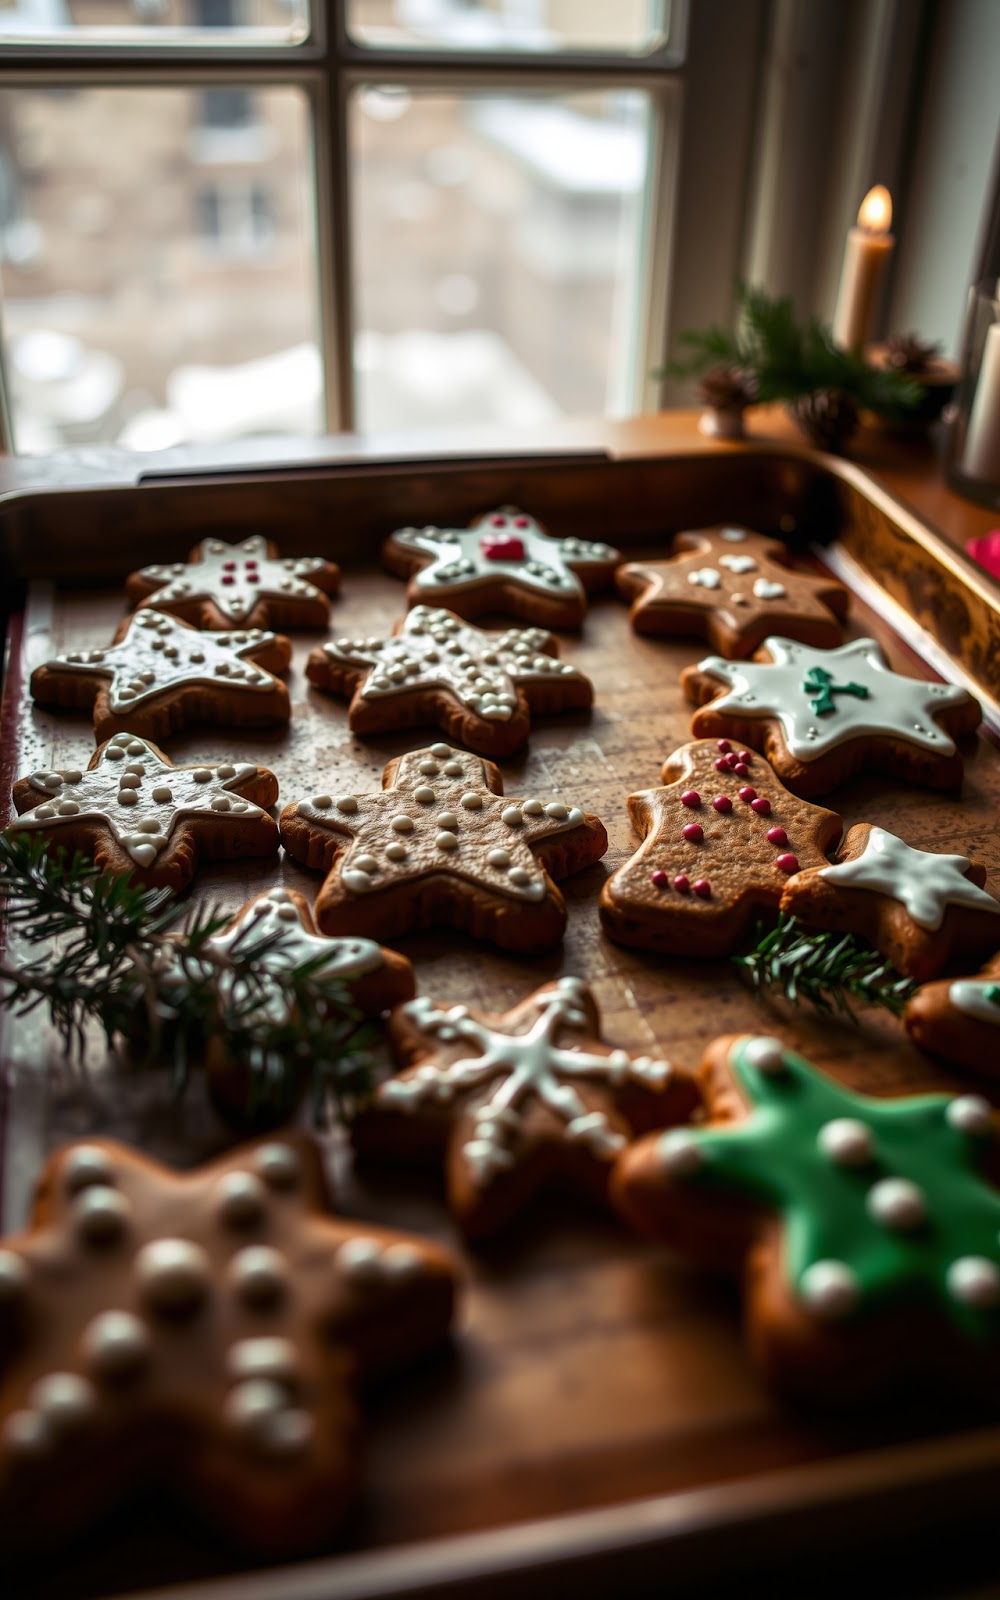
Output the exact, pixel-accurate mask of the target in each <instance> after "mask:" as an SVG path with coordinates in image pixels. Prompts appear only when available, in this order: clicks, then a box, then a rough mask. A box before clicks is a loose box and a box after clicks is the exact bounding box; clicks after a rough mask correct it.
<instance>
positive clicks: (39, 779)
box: [8, 733, 262, 867]
mask: <svg viewBox="0 0 1000 1600" xmlns="http://www.w3.org/2000/svg"><path fill="white" fill-rule="evenodd" d="M257 770H258V769H257V767H255V766H249V765H245V764H244V765H241V766H238V767H237V766H233V765H232V764H230V763H226V762H224V763H222V764H221V765H216V766H212V767H174V766H171V765H170V763H169V762H168V761H164V760H163V758H162V756H160V755H159V754H157V752H156V751H155V750H154V749H153V747H152V746H151V745H150V744H148V743H147V741H146V740H145V739H139V738H137V737H136V736H135V734H132V733H117V734H115V736H114V738H113V739H109V740H108V742H107V744H106V745H105V746H104V748H103V749H102V750H101V752H100V754H99V756H98V759H97V765H96V766H94V767H92V768H90V769H89V770H88V771H87V772H77V771H76V770H73V771H66V772H33V773H32V774H31V776H30V778H29V780H28V781H29V782H30V783H31V786H32V788H34V789H37V791H38V797H39V804H37V805H36V806H34V808H33V809H32V810H31V811H26V812H25V813H24V815H23V816H19V817H14V818H12V819H11V821H10V823H9V824H8V826H9V827H10V829H11V831H12V832H20V831H22V830H25V831H29V830H31V829H35V828H42V829H45V831H46V832H50V831H51V830H53V829H55V828H58V827H59V825H60V824H69V825H73V826H75V825H77V824H78V823H81V822H104V823H106V824H107V826H108V827H109V828H110V829H111V833H112V835H113V837H114V838H115V839H116V840H117V842H118V843H119V844H120V845H121V847H122V849H123V850H124V851H125V852H126V854H128V855H129V856H131V858H132V860H133V861H134V862H136V864H137V865H138V866H141V867H149V866H152V864H153V862H154V861H155V860H156V857H157V856H158V855H159V853H160V851H161V850H163V849H165V848H166V845H167V841H168V840H169V838H170V835H171V834H172V833H173V831H174V828H175V827H176V826H177V824H178V822H180V821H181V820H182V819H183V818H186V817H214V818H215V819H216V820H217V821H219V822H221V821H222V820H223V818H225V817H230V818H232V820H233V821H236V822H239V821H241V820H242V819H243V818H245V817H259V816H261V815H262V813H261V809H260V807H259V806H256V805H254V804H253V803H252V801H250V800H244V799H243V797H242V796H241V795H240V794H239V793H234V792H232V791H233V790H234V789H235V788H236V785H238V784H239V783H243V782H246V780H247V779H248V778H253V777H256V775H257ZM161 797H162V798H161Z"/></svg>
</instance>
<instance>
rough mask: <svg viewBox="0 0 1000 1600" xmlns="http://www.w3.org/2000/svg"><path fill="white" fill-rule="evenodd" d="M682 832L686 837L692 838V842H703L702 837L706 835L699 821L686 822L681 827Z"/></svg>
mask: <svg viewBox="0 0 1000 1600" xmlns="http://www.w3.org/2000/svg"><path fill="white" fill-rule="evenodd" d="M681 833H682V834H683V835H684V837H685V839H688V840H690V842H691V844H701V841H702V839H704V837H705V835H704V832H703V831H702V827H701V824H700V823H699V822H688V823H686V824H685V826H684V827H683V828H682V829H681Z"/></svg>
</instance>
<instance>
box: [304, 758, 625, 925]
mask: <svg viewBox="0 0 1000 1600" xmlns="http://www.w3.org/2000/svg"><path fill="white" fill-rule="evenodd" d="M280 827H281V839H282V843H283V844H284V846H285V849H286V850H287V851H288V853H289V854H290V855H291V856H294V858H295V860H296V861H301V862H302V863H303V864H304V865H305V866H307V867H311V868H312V869H313V871H320V872H324V873H326V874H327V876H326V881H325V882H324V884H323V886H322V888H321V889H320V891H319V894H318V896H317V898H316V922H317V925H318V926H319V927H320V928H321V929H322V930H323V932H324V933H330V934H345V933H353V934H359V935H362V936H364V937H368V938H373V939H395V938H398V937H399V936H400V935H402V934H405V933H412V932H414V931H416V930H417V929H420V928H432V927H437V926H440V925H448V926H451V927H454V928H459V929H461V930H462V931H463V932H466V933H471V934H472V935H473V937H474V938H477V939H489V940H491V941H492V942H493V943H494V944H497V945H499V946H500V948H501V949H503V950H517V951H520V952H521V953H523V954H533V953H534V952H535V951H538V950H547V949H549V948H550V947H551V946H552V945H554V944H556V943H558V941H559V940H560V939H561V938H562V935H563V933H564V931H565V928H566V905H565V902H564V900H563V897H562V895H561V894H560V893H559V890H558V889H557V888H556V886H555V884H554V883H553V881H552V879H553V878H554V877H555V878H564V877H568V876H569V874H570V873H572V872H578V871H579V870H580V869H581V868H582V867H587V866H590V864H591V863H592V862H594V861H597V860H598V859H599V858H600V857H601V856H602V855H603V854H604V852H605V850H606V849H607V848H608V836H607V834H606V833H605V831H604V824H603V823H602V822H600V821H599V820H598V818H597V817H593V816H589V815H587V814H586V813H585V812H583V811H581V810H580V809H579V807H578V806H569V805H566V804H564V803H563V801H561V800H549V801H543V800H540V799H535V798H532V799H528V800H511V799H509V798H505V796H504V792H503V779H502V777H501V776H500V773H499V771H498V770H497V768H496V767H495V766H494V765H493V763H492V762H491V761H484V760H483V759H482V757H480V756H474V755H469V754H468V752H467V751H464V750H453V749H451V748H450V747H449V746H448V745H446V744H434V745H431V746H430V748H429V749H426V750H414V751H411V752H410V754H408V755H405V756H399V757H397V758H396V760H394V761H390V762H389V764H388V766H387V767H386V769H385V772H384V774H383V777H382V793H381V794H338V795H331V794H316V795H313V797H312V798H311V799H310V800H300V801H297V802H294V803H293V804H291V805H288V806H286V807H285V809H284V811H283V812H282V813H281V818H280Z"/></svg>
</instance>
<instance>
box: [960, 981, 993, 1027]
mask: <svg viewBox="0 0 1000 1600" xmlns="http://www.w3.org/2000/svg"><path fill="white" fill-rule="evenodd" d="M991 997H992V998H991ZM948 999H949V1000H950V1001H951V1003H952V1005H953V1006H954V1007H955V1010H956V1011H961V1012H963V1013H964V1014H965V1016H967V1017H975V1019H976V1021H977V1022H990V1023H992V1024H993V1026H994V1027H995V1028H996V1027H1000V979H997V978H956V980H955V982H954V983H953V984H952V985H951V987H950V988H949V990H948Z"/></svg>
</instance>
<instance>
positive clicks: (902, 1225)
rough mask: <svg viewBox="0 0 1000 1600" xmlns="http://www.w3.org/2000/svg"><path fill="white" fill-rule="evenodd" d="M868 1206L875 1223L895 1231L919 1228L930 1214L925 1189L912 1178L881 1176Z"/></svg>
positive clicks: (867, 1202)
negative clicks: (919, 1186)
mask: <svg viewBox="0 0 1000 1600" xmlns="http://www.w3.org/2000/svg"><path fill="white" fill-rule="evenodd" d="M865 1208H866V1210H867V1212H868V1215H869V1216H870V1217H871V1218H872V1220H873V1222H878V1223H881V1225H882V1227H883V1228H891V1229H892V1230H893V1231H894V1232H907V1231H908V1230H909V1229H911V1228H917V1227H919V1226H920V1224H921V1223H922V1222H923V1221H924V1219H925V1218H926V1216H927V1202H926V1199H925V1198H924V1192H923V1190H922V1189H920V1188H918V1186H917V1185H916V1184H915V1183H912V1182H911V1181H910V1179H909V1178H881V1179H880V1180H879V1182H878V1183H874V1184H872V1187H871V1188H870V1189H869V1191H868V1193H867V1195H866V1196H865Z"/></svg>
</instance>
